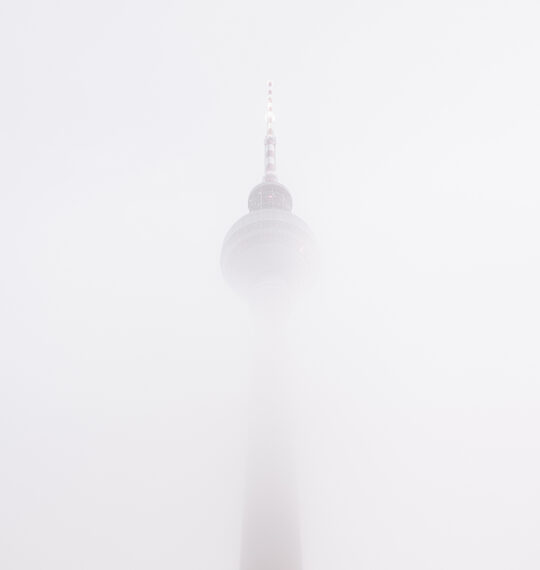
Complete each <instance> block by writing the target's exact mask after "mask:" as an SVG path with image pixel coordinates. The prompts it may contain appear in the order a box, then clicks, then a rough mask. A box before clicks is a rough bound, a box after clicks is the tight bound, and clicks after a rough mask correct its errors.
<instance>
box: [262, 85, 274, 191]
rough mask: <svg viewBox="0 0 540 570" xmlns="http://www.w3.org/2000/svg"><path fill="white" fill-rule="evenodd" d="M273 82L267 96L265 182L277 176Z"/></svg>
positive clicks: (272, 180)
mask: <svg viewBox="0 0 540 570" xmlns="http://www.w3.org/2000/svg"><path fill="white" fill-rule="evenodd" d="M272 88H273V85H272V82H271V81H269V82H268V84H267V98H266V136H265V137H264V177H263V180H264V181H265V182H274V181H276V180H277V176H276V137H275V135H274V129H273V126H274V120H275V117H274V111H273V99H272Z"/></svg>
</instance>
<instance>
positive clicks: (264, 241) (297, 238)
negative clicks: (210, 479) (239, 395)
mask: <svg viewBox="0 0 540 570" xmlns="http://www.w3.org/2000/svg"><path fill="white" fill-rule="evenodd" d="M248 209H249V213H248V214H246V215H245V216H243V217H242V218H240V219H239V220H238V221H237V222H236V223H235V224H234V225H233V226H232V228H231V229H230V230H229V232H228V234H227V236H226V237H225V241H224V244H223V249H222V253H221V266H222V270H223V275H224V277H225V279H226V281H227V282H228V283H229V284H230V285H231V286H232V287H233V288H234V289H235V290H236V291H238V292H239V293H241V294H242V295H243V296H244V297H245V298H247V300H248V301H249V303H250V305H251V309H252V315H253V322H254V333H253V335H252V342H253V344H252V353H253V382H252V387H251V388H252V390H251V400H250V412H251V419H250V431H249V451H248V456H247V474H246V499H245V508H244V512H245V514H244V524H243V536H242V553H241V570H301V548H300V528H299V520H298V511H297V498H296V482H295V476H294V467H293V453H292V429H291V418H290V415H289V400H288V397H287V395H288V391H289V388H290V385H291V381H292V378H291V366H290V361H289V351H288V346H287V342H286V339H285V337H286V328H287V315H288V313H289V310H290V307H291V304H292V302H293V300H294V298H295V297H297V296H298V295H299V294H301V293H302V291H303V290H305V287H306V286H307V285H308V283H309V281H310V280H311V277H312V275H313V271H314V268H315V264H316V263H315V260H316V249H315V244H314V240H313V238H312V236H311V232H310V230H309V228H308V226H307V225H306V224H305V223H304V222H303V221H302V220H301V219H300V218H298V217H297V216H295V215H294V214H293V213H292V197H291V194H290V192H289V191H288V190H287V188H286V187H285V186H284V185H283V184H280V183H279V182H278V179H277V172H276V137H275V133H274V113H273V93H272V83H271V82H269V83H268V100H267V110H266V136H265V138H264V176H263V180H262V182H261V183H260V184H258V185H257V186H255V187H254V188H253V190H252V191H251V193H250V194H249V198H248Z"/></svg>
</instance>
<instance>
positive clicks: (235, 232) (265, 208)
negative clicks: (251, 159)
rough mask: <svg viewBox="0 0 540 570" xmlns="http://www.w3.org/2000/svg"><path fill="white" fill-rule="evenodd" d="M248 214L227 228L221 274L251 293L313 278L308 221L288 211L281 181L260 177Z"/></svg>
mask: <svg viewBox="0 0 540 570" xmlns="http://www.w3.org/2000/svg"><path fill="white" fill-rule="evenodd" d="M248 206H249V209H250V212H249V214H247V215H245V216H243V217H242V218H240V219H239V220H238V221H237V222H236V223H235V224H234V225H233V226H232V228H231V229H230V230H229V232H228V234H227V236H226V237H225V241H224V244H223V249H222V253H221V267H222V270H223V274H224V276H225V279H226V280H227V281H228V282H229V284H230V285H231V286H232V287H233V288H234V289H235V290H237V291H238V292H240V293H243V294H245V295H248V296H250V295H251V294H253V293H254V292H255V291H256V290H257V289H260V288H261V287H267V286H270V287H280V288H285V289H286V290H287V291H288V292H289V293H294V292H295V291H297V290H298V289H300V288H302V287H303V286H304V285H306V284H307V283H309V281H310V280H311V278H312V274H313V270H314V267H315V263H316V259H315V258H316V249H315V244H314V240H313V237H312V234H311V232H310V230H309V228H308V226H307V224H306V223H305V222H304V221H302V220H301V219H300V218H299V217H297V216H295V215H294V214H293V213H292V212H291V209H292V198H291V195H290V193H289V191H288V190H287V188H286V187H285V186H283V185H282V184H278V183H276V182H263V183H262V184H259V185H258V186H255V188H254V189H253V190H252V191H251V194H250V196H249V200H248Z"/></svg>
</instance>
